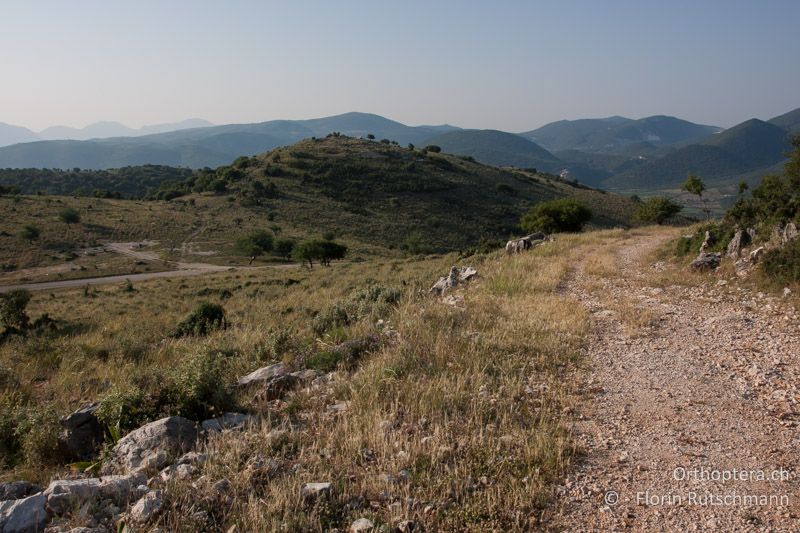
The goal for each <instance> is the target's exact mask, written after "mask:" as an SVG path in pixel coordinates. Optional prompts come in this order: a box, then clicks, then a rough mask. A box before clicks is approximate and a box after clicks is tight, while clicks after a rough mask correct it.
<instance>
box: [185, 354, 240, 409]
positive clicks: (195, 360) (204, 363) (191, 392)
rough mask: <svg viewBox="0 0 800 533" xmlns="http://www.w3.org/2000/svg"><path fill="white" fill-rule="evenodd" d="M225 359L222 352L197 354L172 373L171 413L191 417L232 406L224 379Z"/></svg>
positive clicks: (231, 397) (230, 396)
mask: <svg viewBox="0 0 800 533" xmlns="http://www.w3.org/2000/svg"><path fill="white" fill-rule="evenodd" d="M226 370H227V360H226V359H225V357H224V356H223V355H222V354H219V353H215V352H207V353H203V354H198V355H195V356H194V357H192V358H191V359H189V360H188V361H186V362H185V363H184V364H182V365H181V366H179V367H178V368H177V369H176V370H175V371H174V372H173V375H172V378H173V383H174V389H173V394H172V397H173V398H174V406H172V409H171V410H170V411H171V414H177V415H181V416H184V417H186V418H189V419H191V420H203V419H206V418H210V417H214V416H219V415H221V414H222V413H223V412H225V411H229V410H231V409H232V408H233V407H234V401H233V396H232V395H231V392H230V390H229V388H228V383H227V380H226V377H227V376H226Z"/></svg>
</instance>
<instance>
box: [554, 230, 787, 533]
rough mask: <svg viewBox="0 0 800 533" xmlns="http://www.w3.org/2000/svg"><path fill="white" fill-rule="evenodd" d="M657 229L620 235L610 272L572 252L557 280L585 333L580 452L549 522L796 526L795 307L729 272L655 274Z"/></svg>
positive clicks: (564, 525) (570, 525) (586, 527)
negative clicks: (678, 281)
mask: <svg viewBox="0 0 800 533" xmlns="http://www.w3.org/2000/svg"><path fill="white" fill-rule="evenodd" d="M664 238H666V237H664ZM662 241H663V238H662V239H661V240H659V239H655V240H654V239H653V238H652V237H646V238H645V237H634V238H632V239H629V240H626V241H623V242H621V243H619V244H618V245H617V247H616V249H615V252H614V263H615V265H614V269H615V270H616V272H611V273H607V274H603V273H600V274H599V275H598V274H597V273H596V272H595V273H589V272H587V270H589V269H587V268H585V267H582V266H580V265H579V266H578V267H577V268H576V271H575V272H574V275H573V276H571V279H570V281H569V283H568V286H567V287H566V288H565V292H567V293H570V294H573V295H575V296H576V297H578V298H580V300H581V301H582V302H583V304H584V305H585V306H586V307H587V309H588V310H589V311H590V312H591V313H592V322H593V333H592V334H591V336H590V339H589V342H588V345H587V347H586V352H587V353H586V355H587V362H588V368H587V370H586V374H585V383H584V385H583V387H582V390H583V391H584V393H585V396H586V397H585V398H581V401H580V402H579V403H578V405H580V406H581V407H580V408H579V410H578V413H577V416H578V422H577V424H576V427H575V431H576V434H577V436H578V440H579V446H580V448H581V450H582V452H583V453H582V454H581V457H580V458H579V459H578V461H577V462H576V466H575V468H574V470H573V472H572V474H571V475H570V476H569V477H568V479H567V480H566V481H565V482H564V483H563V484H562V485H561V486H560V487H559V488H558V496H557V498H556V501H557V504H556V506H555V508H554V509H552V516H551V519H550V521H549V527H550V529H552V530H563V531H620V530H626V531H798V530H800V507H798V504H799V503H800V484H798V473H800V456H798V450H799V449H800V439H798V425H797V424H798V421H799V420H800V417H799V416H798V406H797V400H798V398H800V390H799V387H800V380H799V379H798V378H799V377H800V361H799V359H800V323H799V322H798V313H797V311H796V310H795V309H794V308H793V307H792V305H791V303H790V301H789V300H788V299H782V298H778V297H769V296H765V295H763V294H760V293H757V292H754V291H752V290H748V289H747V288H744V287H743V286H742V285H741V284H740V283H739V282H737V281H736V280H733V279H724V278H722V277H719V276H714V275H709V278H708V281H707V282H705V283H704V284H702V285H700V286H686V285H680V286H676V285H670V284H665V283H663V282H662V283H659V282H658V281H657V279H658V277H659V275H658V272H657V270H659V265H658V264H657V263H656V264H653V260H652V259H650V254H649V252H650V251H651V250H653V249H654V248H655V247H656V246H658V245H659V243H660V242H662ZM742 471H746V472H744V473H742ZM753 471H754V472H753ZM775 471H777V474H774V475H775V476H776V479H775V480H774V481H770V480H769V479H770V478H771V477H772V476H773V472H775ZM761 472H763V475H764V476H765V477H766V478H767V480H760V476H761ZM717 476H720V478H719V479H717ZM725 476H728V477H729V479H726V480H723V479H722V477H725ZM748 497H756V498H757V500H756V501H752V500H750V501H749V502H748V501H747V500H746V498H748ZM764 498H766V499H764Z"/></svg>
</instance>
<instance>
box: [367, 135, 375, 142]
mask: <svg viewBox="0 0 800 533" xmlns="http://www.w3.org/2000/svg"><path fill="white" fill-rule="evenodd" d="M367 139H369V140H370V141H374V140H375V136H374V135H373V134H371V133H368V134H367Z"/></svg>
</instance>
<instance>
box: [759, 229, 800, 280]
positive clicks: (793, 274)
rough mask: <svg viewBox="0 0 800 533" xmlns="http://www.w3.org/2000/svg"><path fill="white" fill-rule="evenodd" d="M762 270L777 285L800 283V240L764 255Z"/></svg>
mask: <svg viewBox="0 0 800 533" xmlns="http://www.w3.org/2000/svg"><path fill="white" fill-rule="evenodd" d="M761 268H762V270H763V272H764V274H766V275H767V276H768V277H769V279H770V281H771V282H773V283H775V284H776V285H780V286H786V285H789V284H792V283H800V239H794V240H793V241H790V242H788V243H787V244H785V245H784V246H781V247H780V248H773V249H772V250H769V251H768V252H767V253H766V254H764V259H763V261H762V263H761Z"/></svg>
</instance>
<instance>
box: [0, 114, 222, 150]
mask: <svg viewBox="0 0 800 533" xmlns="http://www.w3.org/2000/svg"><path fill="white" fill-rule="evenodd" d="M206 126H213V124H212V123H211V122H209V121H207V120H203V119H201V118H190V119H187V120H182V121H180V122H168V123H164V124H153V125H149V126H142V127H141V128H130V127H128V126H126V125H124V124H120V123H119V122H110V121H103V122H95V123H94V124H89V125H88V126H86V127H83V128H73V127H70V126H50V127H49V128H45V129H43V130H42V131H40V132H38V133H37V132H34V131H32V130H29V129H28V128H24V127H22V126H13V125H11V124H6V123H4V122H0V146H9V145H12V144H17V143H26V142H33V141H53V140H75V141H83V140H88V139H103V138H108V137H138V136H140V135H150V134H153V133H164V132H168V131H177V130H184V129H188V128H203V127H206Z"/></svg>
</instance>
